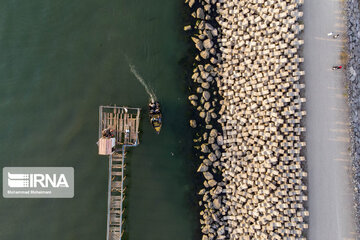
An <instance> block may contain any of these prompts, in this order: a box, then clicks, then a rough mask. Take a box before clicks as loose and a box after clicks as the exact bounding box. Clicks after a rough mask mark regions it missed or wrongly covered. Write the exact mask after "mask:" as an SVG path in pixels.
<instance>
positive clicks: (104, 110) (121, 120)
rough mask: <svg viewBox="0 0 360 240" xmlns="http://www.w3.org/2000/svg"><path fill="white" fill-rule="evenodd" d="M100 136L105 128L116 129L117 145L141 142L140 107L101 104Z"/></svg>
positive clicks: (131, 144) (130, 144)
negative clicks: (139, 133) (139, 136)
mask: <svg viewBox="0 0 360 240" xmlns="http://www.w3.org/2000/svg"><path fill="white" fill-rule="evenodd" d="M99 118H100V121H99V138H100V137H101V134H102V131H103V130H104V129H107V128H110V129H112V130H113V131H114V135H115V139H116V145H127V146H133V145H137V144H139V140H138V132H139V122H140V108H128V107H116V106H100V108H99Z"/></svg>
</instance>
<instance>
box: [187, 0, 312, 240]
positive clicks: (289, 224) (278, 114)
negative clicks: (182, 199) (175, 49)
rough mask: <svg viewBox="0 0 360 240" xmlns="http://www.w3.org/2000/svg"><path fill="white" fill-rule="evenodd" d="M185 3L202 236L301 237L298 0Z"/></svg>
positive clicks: (305, 213) (301, 100)
mask: <svg viewBox="0 0 360 240" xmlns="http://www.w3.org/2000/svg"><path fill="white" fill-rule="evenodd" d="M188 3H189V5H191V6H190V7H191V10H192V11H193V14H192V16H193V17H194V18H195V19H196V23H195V24H194V26H192V27H191V29H194V33H193V36H192V40H193V42H194V45H195V47H196V48H197V50H198V51H199V55H198V56H197V57H195V59H196V60H197V61H198V64H197V65H196V67H195V69H194V71H193V75H192V79H193V81H194V84H195V85H196V87H195V89H196V91H194V93H193V95H191V96H190V97H189V101H190V103H191V105H192V106H194V108H195V109H196V110H197V112H198V116H199V120H197V121H196V122H197V123H198V124H197V125H194V121H195V120H192V121H191V122H190V123H191V125H192V127H197V128H198V129H199V131H204V134H202V136H201V138H200V139H199V141H196V143H198V144H199V147H198V148H199V151H200V152H201V156H200V160H201V163H200V164H199V168H198V172H199V173H200V174H202V175H203V179H204V182H203V185H204V188H202V189H201V190H200V191H199V195H200V196H201V198H202V199H201V201H200V202H199V205H200V206H201V207H202V211H201V212H200V215H201V220H200V223H201V231H202V235H203V237H202V239H203V240H210V239H249V240H250V239H305V237H304V236H305V231H306V229H307V228H308V225H307V223H306V222H307V216H308V215H309V212H308V211H307V210H306V209H305V207H304V204H305V202H306V201H307V186H306V177H307V173H306V171H305V167H306V166H305V157H304V156H303V151H302V149H303V148H304V147H305V146H306V143H305V142H304V141H303V133H304V131H305V128H304V127H303V124H302V118H303V117H304V116H305V115H306V112H305V111H304V110H303V109H304V107H303V105H304V103H305V102H306V99H305V98H304V97H303V96H304V94H303V90H302V89H304V87H305V85H304V84H303V83H302V82H303V79H302V78H303V75H304V74H305V73H304V71H301V69H300V64H301V63H302V62H303V61H304V59H303V58H301V57H300V49H301V46H302V44H303V43H304V41H303V40H302V39H300V37H299V34H300V33H301V31H302V30H303V29H304V26H303V25H302V24H301V23H300V22H299V19H300V18H301V17H302V15H303V14H302V12H301V11H300V10H299V8H300V7H301V4H302V3H303V1H302V0H287V1H285V0H268V1H264V0H203V1H195V2H194V1H192V2H191V3H192V4H190V2H188ZM199 9H200V10H199Z"/></svg>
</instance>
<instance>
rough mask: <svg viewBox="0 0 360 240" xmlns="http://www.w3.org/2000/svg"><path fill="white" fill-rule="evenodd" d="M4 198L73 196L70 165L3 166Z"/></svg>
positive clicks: (72, 172) (72, 171)
mask: <svg viewBox="0 0 360 240" xmlns="http://www.w3.org/2000/svg"><path fill="white" fill-rule="evenodd" d="M2 179H3V197H4V198H73V197H74V168H72V167H4V168H3V178H2Z"/></svg>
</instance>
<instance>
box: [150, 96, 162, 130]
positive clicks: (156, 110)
mask: <svg viewBox="0 0 360 240" xmlns="http://www.w3.org/2000/svg"><path fill="white" fill-rule="evenodd" d="M149 116H150V123H151V125H152V126H153V128H154V129H155V132H156V133H157V134H159V133H160V130H161V126H162V119H161V118H162V115H161V110H160V103H159V102H158V101H151V102H150V103H149Z"/></svg>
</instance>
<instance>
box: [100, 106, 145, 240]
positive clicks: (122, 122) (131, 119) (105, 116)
mask: <svg viewBox="0 0 360 240" xmlns="http://www.w3.org/2000/svg"><path fill="white" fill-rule="evenodd" d="M139 123H140V109H139V108H128V107H116V106H100V107H99V139H103V138H107V139H115V146H114V147H113V148H112V152H111V153H110V154H109V180H108V181H109V182H108V209H107V233H106V240H120V239H121V238H122V236H123V233H124V229H123V223H124V219H123V213H124V211H125V209H124V207H123V201H124V199H125V192H124V191H125V189H124V180H125V178H126V176H125V167H126V164H125V155H126V152H125V148H126V147H134V146H137V145H138V144H139V139H138V132H139ZM108 130H111V134H112V135H111V136H104V132H106V131H108ZM99 148H100V146H99ZM99 154H100V152H99Z"/></svg>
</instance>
